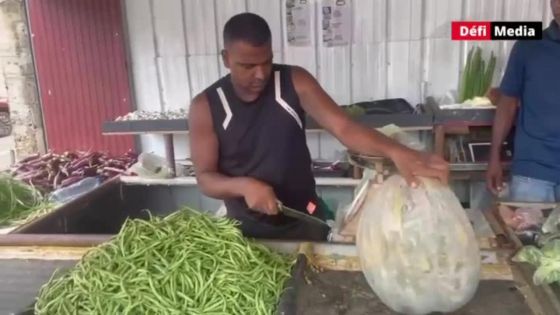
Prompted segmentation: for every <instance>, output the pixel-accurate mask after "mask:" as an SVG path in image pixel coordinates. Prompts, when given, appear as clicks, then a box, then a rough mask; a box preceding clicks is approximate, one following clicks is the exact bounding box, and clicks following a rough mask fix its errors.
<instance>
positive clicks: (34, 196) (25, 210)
mask: <svg viewBox="0 0 560 315" xmlns="http://www.w3.org/2000/svg"><path fill="white" fill-rule="evenodd" d="M47 208H48V206H47V204H46V203H44V202H43V198H42V197H41V194H40V193H39V192H38V191H37V190H35V189H34V188H33V187H31V186H29V185H26V184H24V183H22V182H20V181H17V180H15V179H13V178H11V177H9V176H7V175H1V176H0V226H6V225H10V224H12V223H15V222H17V221H22V220H25V219H26V218H27V217H29V216H30V215H32V214H33V213H34V212H36V211H39V210H41V209H47Z"/></svg>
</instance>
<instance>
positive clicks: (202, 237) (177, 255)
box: [35, 209, 295, 315]
mask: <svg viewBox="0 0 560 315" xmlns="http://www.w3.org/2000/svg"><path fill="white" fill-rule="evenodd" d="M236 224H237V223H235V222H234V221H232V220H231V219H227V218H217V217H211V216H209V215H206V214H201V213H197V212H195V211H192V210H189V209H185V210H182V211H179V212H176V213H174V214H171V215H170V216H167V217H165V218H157V217H151V218H150V219H149V220H140V219H134V220H127V221H126V222H125V224H124V226H123V228H122V230H121V231H120V232H119V234H118V235H117V236H116V237H114V238H113V239H112V240H111V241H109V242H108V243H105V244H103V245H101V246H99V247H96V248H94V249H93V250H91V251H90V252H88V253H87V254H86V255H85V256H84V257H83V259H82V260H81V261H80V262H79V263H78V265H76V267H74V268H73V269H72V270H70V271H69V272H68V273H66V274H64V275H62V276H60V277H56V276H55V277H54V279H51V280H50V281H49V282H48V283H47V284H45V285H44V286H43V287H42V288H41V290H40V293H39V297H38V300H37V302H36V303H35V314H39V315H40V314H272V313H273V312H274V311H275V309H276V305H277V304H278V301H279V297H280V294H281V292H282V289H283V284H284V282H285V280H287V278H288V277H289V275H290V269H291V266H292V265H293V263H294V262H295V259H294V257H291V256H285V255H282V254H278V253H275V252H273V251H271V250H270V249H268V248H266V247H265V246H263V245H260V244H257V243H254V242H252V241H250V240H248V239H246V238H244V237H243V236H242V234H241V232H240V231H239V229H237V228H236Z"/></svg>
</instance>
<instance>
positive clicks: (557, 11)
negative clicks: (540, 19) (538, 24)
mask: <svg viewBox="0 0 560 315" xmlns="http://www.w3.org/2000/svg"><path fill="white" fill-rule="evenodd" d="M550 7H551V8H552V15H553V16H554V19H555V20H556V23H558V25H560V0H550Z"/></svg>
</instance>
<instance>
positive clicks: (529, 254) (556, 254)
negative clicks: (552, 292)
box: [513, 239, 560, 285]
mask: <svg viewBox="0 0 560 315" xmlns="http://www.w3.org/2000/svg"><path fill="white" fill-rule="evenodd" d="M513 261H516V262H524V263H528V264H531V265H533V266H535V267H536V268H537V270H536V271H535V274H534V275H533V282H534V283H535V284H536V285H541V284H549V283H553V282H559V281H560V239H554V240H551V241H550V242H548V243H546V244H545V245H544V246H543V248H542V249H539V248H537V247H535V246H531V245H529V246H525V247H523V248H522V249H521V250H520V251H519V252H517V254H516V255H515V256H514V257H513Z"/></svg>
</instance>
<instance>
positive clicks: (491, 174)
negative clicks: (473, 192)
mask: <svg viewBox="0 0 560 315" xmlns="http://www.w3.org/2000/svg"><path fill="white" fill-rule="evenodd" d="M486 186H487V187H488V189H489V190H490V191H491V192H492V193H493V194H494V195H496V196H497V195H498V194H499V193H500V191H501V190H502V188H503V187H504V182H503V172H502V163H501V162H500V159H499V158H491V159H490V161H489V162H488V170H487V171H486Z"/></svg>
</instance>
